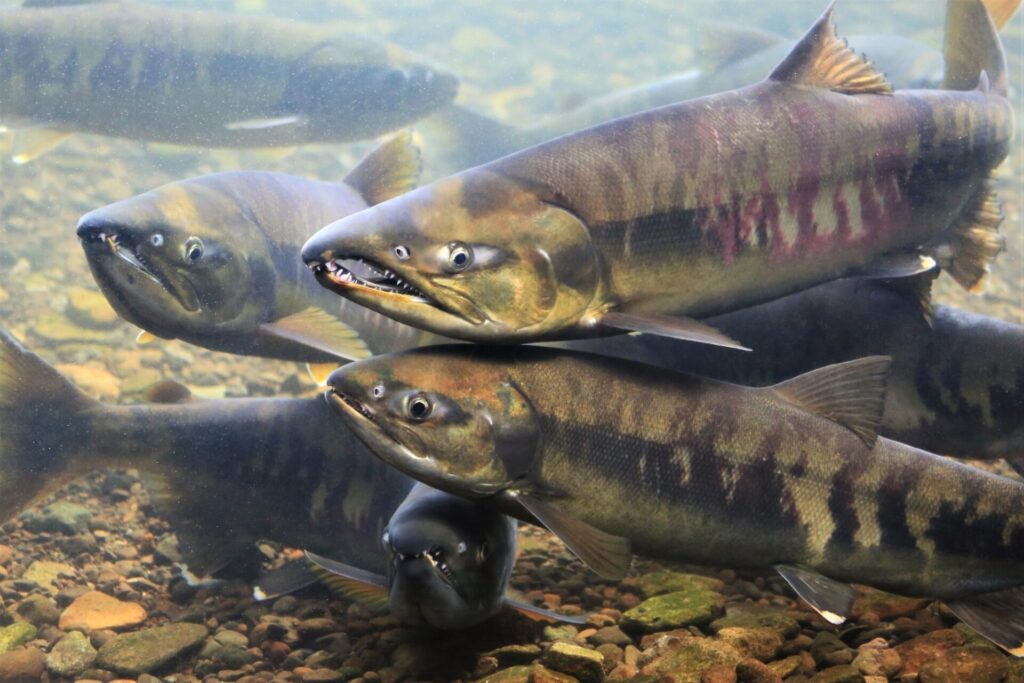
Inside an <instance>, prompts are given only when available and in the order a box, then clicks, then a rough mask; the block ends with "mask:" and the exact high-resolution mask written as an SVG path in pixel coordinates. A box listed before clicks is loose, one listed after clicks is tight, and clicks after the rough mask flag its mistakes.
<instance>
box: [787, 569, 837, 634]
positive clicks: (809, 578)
mask: <svg viewBox="0 0 1024 683" xmlns="http://www.w3.org/2000/svg"><path fill="white" fill-rule="evenodd" d="M775 571H777V572H778V573H779V576H781V577H782V578H783V580H785V582H786V583H788V584H789V587H790V588H792V589H793V591H794V592H796V594H797V595H798V596H800V599H801V600H803V601H804V602H806V603H807V604H808V605H810V606H811V607H812V608H813V609H814V611H815V612H817V613H818V614H820V615H821V616H822V617H823V618H824V619H825V621H827V622H828V623H830V624H834V625H837V626H838V625H839V624H841V623H843V622H844V621H846V618H847V617H848V616H849V615H850V610H851V608H852V607H853V601H854V599H855V598H856V597H857V591H856V590H854V589H853V587H852V586H850V585H849V584H845V583H840V582H839V581H835V580H833V579H830V578H828V577H827V576H822V575H821V574H819V573H817V572H814V571H811V570H810V569H804V568H803V567H796V566H793V565H787V564H780V565H776V566H775Z"/></svg>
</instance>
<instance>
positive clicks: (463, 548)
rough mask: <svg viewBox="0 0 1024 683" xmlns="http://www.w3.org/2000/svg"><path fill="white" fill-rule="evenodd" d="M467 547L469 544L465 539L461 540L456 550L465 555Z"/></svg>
mask: <svg viewBox="0 0 1024 683" xmlns="http://www.w3.org/2000/svg"><path fill="white" fill-rule="evenodd" d="M467 549H468V546H467V545H466V542H465V541H459V544H458V545H457V546H455V552H457V553H458V554H459V555H465V554H466V550H467Z"/></svg>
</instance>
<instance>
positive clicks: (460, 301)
mask: <svg viewBox="0 0 1024 683" xmlns="http://www.w3.org/2000/svg"><path fill="white" fill-rule="evenodd" d="M306 265H307V266H308V267H309V269H310V270H311V271H313V275H314V276H315V277H316V279H317V281H318V282H320V284H322V285H323V286H325V287H326V288H327V289H330V290H331V291H333V292H335V293H337V294H340V295H342V296H344V297H347V298H350V299H352V300H353V301H355V302H356V303H358V304H361V305H363V306H367V307H369V308H372V309H374V310H376V311H377V312H379V313H383V314H384V315H388V316H391V317H394V318H395V319H397V320H400V321H401V322H404V323H407V324H411V325H414V326H419V323H418V322H417V321H421V320H426V319H430V320H434V321H436V322H438V324H439V326H440V327H442V328H444V329H443V330H439V331H441V332H442V333H443V334H447V333H453V334H455V333H456V331H457V330H458V329H459V327H460V326H461V325H464V324H466V323H468V324H469V325H471V326H476V325H480V324H483V323H484V322H486V321H487V317H486V316H485V315H484V314H483V312H482V311H481V310H480V309H479V308H478V307H477V306H476V305H475V304H474V303H472V302H471V301H469V300H467V299H465V297H463V296H462V295H461V294H459V293H457V292H455V291H451V290H449V289H448V288H444V287H442V289H444V291H445V292H447V293H448V294H449V296H447V297H446V301H441V300H439V299H437V298H434V297H432V296H430V295H428V294H427V293H426V292H424V291H423V290H421V289H419V288H418V287H417V286H416V285H414V284H412V283H411V282H409V280H408V279H407V278H406V277H403V276H402V275H401V273H397V272H395V271H393V270H391V269H390V268H388V267H386V266H382V265H380V264H379V263H377V262H376V261H373V260H372V259H368V258H365V257H363V256H355V255H352V256H333V257H332V258H329V259H327V260H324V261H319V260H318V261H308V262H307V264H306ZM438 286H439V285H438ZM438 314H443V315H442V316H441V317H439V315H438ZM449 316H450V317H451V318H452V320H447V318H448V317H449ZM442 320H444V322H441V321H442Z"/></svg>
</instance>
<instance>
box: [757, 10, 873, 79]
mask: <svg viewBox="0 0 1024 683" xmlns="http://www.w3.org/2000/svg"><path fill="white" fill-rule="evenodd" d="M833 10H834V4H833V5H830V6H829V8H828V9H827V10H826V11H825V13H824V14H823V15H822V16H821V18H820V19H818V21H816V22H815V23H814V26H812V27H811V29H810V30H809V31H808V32H807V34H806V35H804V37H803V38H801V39H800V42H798V43H797V44H796V46H794V47H793V50H792V51H791V52H790V53H789V54H788V55H787V56H786V58H785V59H783V60H782V63H781V64H779V65H778V66H777V67H775V70H774V71H772V73H771V75H770V76H769V77H768V78H769V79H771V80H773V81H779V82H782V83H790V84H793V85H802V86H806V87H812V88H824V89H827V90H832V91H834V92H838V93H843V94H846V95H862V94H869V93H873V94H877V95H891V94H892V86H891V85H890V84H889V82H888V81H886V80H885V76H883V75H882V74H881V73H880V72H879V71H877V70H876V69H875V68H874V67H873V66H872V65H871V63H870V62H868V61H867V60H866V59H864V58H863V57H861V56H860V55H858V54H857V53H856V52H854V51H853V50H851V49H850V46H849V45H847V44H846V41H845V40H842V39H840V38H839V36H838V35H836V29H835V25H834V24H833V23H832V13H833Z"/></svg>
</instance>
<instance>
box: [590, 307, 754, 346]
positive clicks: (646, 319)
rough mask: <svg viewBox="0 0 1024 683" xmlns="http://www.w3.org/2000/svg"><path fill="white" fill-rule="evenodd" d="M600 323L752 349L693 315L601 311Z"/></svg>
mask: <svg viewBox="0 0 1024 683" xmlns="http://www.w3.org/2000/svg"><path fill="white" fill-rule="evenodd" d="M598 322H599V323H600V324H601V325H604V326H605V327H612V328H615V329H617V330H624V331H627V332H642V333H644V334H654V335H658V336H661V337H672V338H673V339H682V340H684V341H692V342H697V343H699V344H711V345H713V346H724V347H726V348H730V349H739V350H740V351H750V349H748V348H747V347H746V346H743V345H742V344H740V343H739V342H738V341H736V340H735V339H733V338H731V337H729V336H727V335H726V334H724V333H722V332H719V331H718V330H716V329H715V328H713V327H711V326H710V325H706V324H704V323H702V322H700V321H698V320H694V319H693V318H676V317H672V316H667V315H654V314H646V313H645V314H635V313H620V312H618V311H608V312H607V313H603V314H601V317H600V318H599V319H598Z"/></svg>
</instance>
